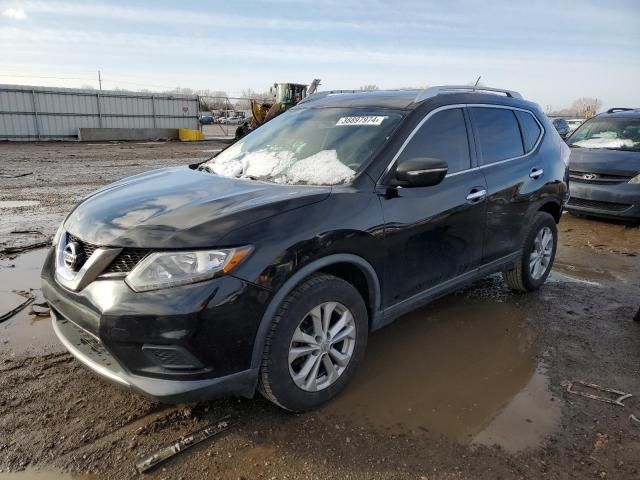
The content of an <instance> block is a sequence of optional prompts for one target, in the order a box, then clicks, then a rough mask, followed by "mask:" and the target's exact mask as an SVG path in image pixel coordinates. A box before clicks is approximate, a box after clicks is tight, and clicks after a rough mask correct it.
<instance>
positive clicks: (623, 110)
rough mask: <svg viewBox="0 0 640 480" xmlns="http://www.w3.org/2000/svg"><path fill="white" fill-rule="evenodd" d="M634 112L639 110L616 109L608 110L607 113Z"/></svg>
mask: <svg viewBox="0 0 640 480" xmlns="http://www.w3.org/2000/svg"><path fill="white" fill-rule="evenodd" d="M633 110H638V109H637V108H627V107H614V108H610V109H609V110H607V113H615V112H630V111H633Z"/></svg>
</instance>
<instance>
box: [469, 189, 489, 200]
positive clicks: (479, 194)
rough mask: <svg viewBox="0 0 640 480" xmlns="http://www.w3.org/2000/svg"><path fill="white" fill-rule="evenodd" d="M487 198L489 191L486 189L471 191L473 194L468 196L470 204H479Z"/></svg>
mask: <svg viewBox="0 0 640 480" xmlns="http://www.w3.org/2000/svg"><path fill="white" fill-rule="evenodd" d="M486 196H487V191H486V190H485V189H484V188H481V189H475V188H474V189H473V190H471V192H469V195H467V200H469V201H470V202H477V201H479V200H482V199H483V198H484V197H486Z"/></svg>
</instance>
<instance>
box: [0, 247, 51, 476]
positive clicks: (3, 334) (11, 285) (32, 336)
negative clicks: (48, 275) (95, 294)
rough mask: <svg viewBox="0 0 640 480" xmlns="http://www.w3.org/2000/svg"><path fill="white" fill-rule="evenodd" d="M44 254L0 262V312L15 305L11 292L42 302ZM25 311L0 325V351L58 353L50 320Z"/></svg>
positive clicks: (28, 253) (37, 252)
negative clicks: (48, 351)
mask: <svg viewBox="0 0 640 480" xmlns="http://www.w3.org/2000/svg"><path fill="white" fill-rule="evenodd" d="M46 255H47V249H46V248H43V249H39V250H33V251H31V252H27V253H24V254H22V255H20V256H18V257H16V258H14V259H12V260H8V259H3V260H0V312H2V313H4V312H7V311H9V310H11V309H12V308H13V307H14V306H15V305H14V303H15V302H16V301H17V300H18V299H17V298H16V297H18V296H17V295H16V294H15V293H13V290H24V291H29V290H32V291H31V293H32V294H34V295H36V300H35V301H36V302H42V301H43V299H42V295H41V293H40V270H42V264H43V263H44V259H45V257H46ZM11 265H14V267H11ZM19 299H23V297H19ZM20 303H22V302H20ZM29 309H30V306H27V307H25V308H24V309H22V310H21V311H20V312H18V313H17V314H15V315H14V316H13V317H11V318H10V319H8V320H5V321H4V322H2V323H0V350H1V351H6V350H9V351H11V352H13V353H25V352H30V351H42V350H43V349H47V350H60V351H62V347H61V346H60V343H59V342H58V340H57V338H56V336H55V334H54V333H53V328H52V327H51V321H50V318H49V317H37V316H35V315H29ZM0 478H1V477H0Z"/></svg>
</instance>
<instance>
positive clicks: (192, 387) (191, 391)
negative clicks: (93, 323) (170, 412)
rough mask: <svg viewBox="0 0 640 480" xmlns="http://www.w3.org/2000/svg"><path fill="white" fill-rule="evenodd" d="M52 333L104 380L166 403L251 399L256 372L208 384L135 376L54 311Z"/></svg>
mask: <svg viewBox="0 0 640 480" xmlns="http://www.w3.org/2000/svg"><path fill="white" fill-rule="evenodd" d="M51 318H52V323H53V330H54V332H55V333H56V335H57V337H58V339H59V340H60V342H61V343H62V344H63V345H64V346H65V348H66V349H67V350H69V352H70V353H71V354H72V355H73V356H74V357H75V358H76V359H77V360H79V361H80V362H81V363H82V364H83V365H84V366H86V367H87V368H89V369H90V370H92V371H93V372H94V373H96V374H98V375H99V376H101V377H102V378H104V379H105V380H107V381H109V382H111V383H113V384H115V385H118V386H121V387H124V388H127V389H130V390H132V391H135V392H138V393H141V394H143V395H145V396H147V397H150V398H153V399H154V400H159V401H161V402H163V403H182V402H191V401H194V402H195V401H200V400H203V399H211V398H216V397H223V396H227V395H243V396H252V395H253V392H254V388H255V383H256V378H257V375H258V371H257V369H254V370H251V369H249V370H244V371H241V372H238V373H234V374H231V375H227V376H224V377H219V378H212V379H205V380H166V379H158V378H150V377H143V376H140V375H133V374H130V373H128V372H127V371H126V369H125V368H123V367H122V366H121V365H120V363H119V362H118V360H116V358H115V357H114V356H113V355H111V354H110V353H109V351H108V350H107V349H106V347H105V346H104V344H103V343H102V341H101V340H100V339H99V338H98V337H96V336H94V335H91V334H90V333H89V332H87V331H86V330H84V329H82V328H80V327H79V326H78V325H76V324H75V323H73V322H72V321H70V320H67V319H66V318H61V317H59V316H58V315H57V314H56V313H55V310H53V309H52V310H51Z"/></svg>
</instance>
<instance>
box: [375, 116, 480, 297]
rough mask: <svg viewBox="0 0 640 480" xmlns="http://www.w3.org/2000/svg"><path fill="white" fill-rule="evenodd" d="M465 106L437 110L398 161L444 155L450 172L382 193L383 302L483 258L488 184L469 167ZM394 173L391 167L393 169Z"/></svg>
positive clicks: (423, 287)
mask: <svg viewBox="0 0 640 480" xmlns="http://www.w3.org/2000/svg"><path fill="white" fill-rule="evenodd" d="M468 126H469V123H468V118H466V115H465V112H464V110H463V109H462V108H451V109H445V110H442V111H439V112H437V113H435V114H433V116H431V117H430V118H429V119H428V120H427V121H426V122H425V123H424V124H423V125H422V127H421V128H420V129H419V130H418V131H417V132H416V134H415V135H414V136H413V138H412V139H411V140H410V142H409V143H408V144H407V145H406V148H405V149H404V150H403V151H402V152H401V154H400V156H399V157H398V159H397V161H396V163H395V165H394V169H395V166H397V165H400V164H401V163H402V162H403V161H405V160H408V159H411V158H415V157H429V158H437V159H440V160H444V161H446V162H447V164H448V168H449V170H448V174H447V177H445V179H444V180H443V181H442V183H440V184H439V185H435V186H431V187H405V188H398V189H397V190H396V191H395V197H394V195H386V196H381V202H382V208H383V214H384V221H385V247H386V261H385V278H384V288H383V297H384V305H385V306H391V305H394V304H396V303H398V302H400V301H402V300H404V299H407V298H409V297H411V296H413V295H416V294H419V293H421V292H423V291H425V290H427V289H429V288H431V287H434V286H436V285H438V284H439V283H441V282H444V281H446V280H449V279H452V278H454V277H456V276H459V275H462V274H464V273H465V272H469V271H470V270H472V269H474V268H475V267H476V266H477V265H478V262H479V260H480V254H481V251H482V235H483V229H484V221H485V201H484V195H485V193H486V185H485V181H484V176H483V175H482V173H481V172H480V171H478V170H471V166H472V163H471V157H472V156H471V148H470V140H471V138H472V137H471V136H470V134H469V129H468ZM392 172H393V170H392Z"/></svg>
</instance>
